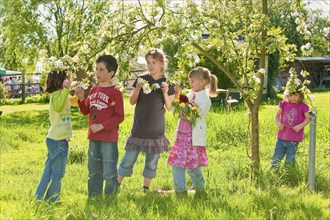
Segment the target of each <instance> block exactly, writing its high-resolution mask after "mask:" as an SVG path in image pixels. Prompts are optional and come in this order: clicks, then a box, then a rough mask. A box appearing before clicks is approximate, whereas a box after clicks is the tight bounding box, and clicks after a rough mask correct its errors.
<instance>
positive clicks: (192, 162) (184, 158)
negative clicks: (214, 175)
mask: <svg viewBox="0 0 330 220" xmlns="http://www.w3.org/2000/svg"><path fill="white" fill-rule="evenodd" d="M167 163H168V164H169V165H172V166H176V167H180V168H187V169H194V168H197V167H203V166H207V165H208V157H207V154H206V148H205V146H192V128H191V125H190V123H189V122H188V121H186V120H184V119H182V118H180V120H179V126H178V129H177V133H176V138H175V142H174V146H173V148H172V149H171V152H170V155H169V157H168V160H167Z"/></svg>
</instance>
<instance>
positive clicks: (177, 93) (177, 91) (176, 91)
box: [174, 84, 181, 95]
mask: <svg viewBox="0 0 330 220" xmlns="http://www.w3.org/2000/svg"><path fill="white" fill-rule="evenodd" d="M180 91H181V86H180V84H175V86H174V93H175V95H179V94H180Z"/></svg>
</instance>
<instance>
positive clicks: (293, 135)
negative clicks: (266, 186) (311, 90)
mask: <svg viewBox="0 0 330 220" xmlns="http://www.w3.org/2000/svg"><path fill="white" fill-rule="evenodd" d="M291 85H292V83H291ZM303 100H304V94H303V93H302V92H301V91H300V87H299V86H298V87H297V88H295V89H293V90H292V89H291V91H289V90H288V89H287V90H286V91H285V92H284V100H283V101H281V102H280V103H279V108H278V110H277V112H276V114H275V123H276V125H277V126H278V128H279V129H278V133H277V141H276V145H275V149H274V153H273V156H272V160H271V167H270V168H271V170H272V169H274V170H275V171H276V172H277V171H278V169H279V167H280V163H281V160H282V159H283V157H284V155H286V159H285V163H286V164H287V165H294V164H295V158H296V152H297V148H298V144H299V142H301V141H302V140H303V135H304V127H305V126H306V125H307V124H308V123H309V113H308V111H309V108H308V105H307V104H306V103H305V102H303Z"/></svg>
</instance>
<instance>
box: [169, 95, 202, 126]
mask: <svg viewBox="0 0 330 220" xmlns="http://www.w3.org/2000/svg"><path fill="white" fill-rule="evenodd" d="M172 107H173V114H174V115H176V114H178V115H179V117H184V118H185V119H186V120H188V121H189V122H190V124H191V126H192V127H194V126H195V125H196V121H197V118H199V117H200V112H199V108H198V106H197V105H196V103H194V102H191V101H189V98H188V97H187V96H186V95H184V94H181V95H180V96H179V98H176V99H174V101H173V102H172Z"/></svg>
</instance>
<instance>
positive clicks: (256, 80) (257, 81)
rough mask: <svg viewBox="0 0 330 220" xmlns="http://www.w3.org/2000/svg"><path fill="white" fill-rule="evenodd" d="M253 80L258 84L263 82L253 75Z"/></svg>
mask: <svg viewBox="0 0 330 220" xmlns="http://www.w3.org/2000/svg"><path fill="white" fill-rule="evenodd" d="M252 79H253V80H254V81H255V82H256V83H258V84H260V82H261V80H260V79H259V78H258V77H257V76H256V75H253V76H252Z"/></svg>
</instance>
